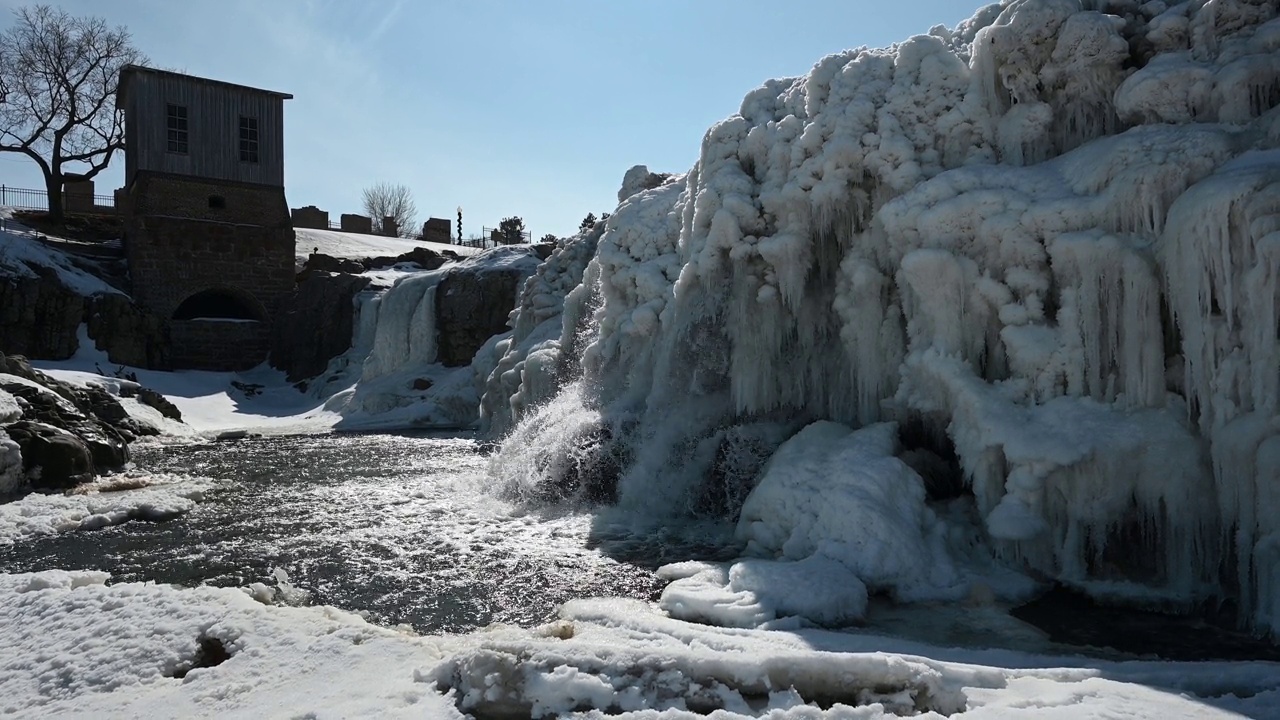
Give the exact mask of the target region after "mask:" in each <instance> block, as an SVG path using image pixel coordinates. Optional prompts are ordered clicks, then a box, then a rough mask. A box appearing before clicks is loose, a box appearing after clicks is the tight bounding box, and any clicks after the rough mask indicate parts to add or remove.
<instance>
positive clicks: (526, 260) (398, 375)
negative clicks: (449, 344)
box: [311, 247, 538, 429]
mask: <svg viewBox="0 0 1280 720" xmlns="http://www.w3.org/2000/svg"><path fill="white" fill-rule="evenodd" d="M537 267H538V259H537V256H536V255H535V254H534V253H533V252H532V251H531V250H530V249H529V248H527V247H510V248H497V249H494V250H490V251H488V252H486V253H483V254H480V255H476V256H473V257H469V258H467V259H464V260H463V261H462V262H460V263H452V264H449V265H445V266H444V267H441V268H439V269H436V270H429V271H421V270H414V271H401V272H393V273H391V275H392V276H393V277H390V278H377V279H379V280H390V285H391V286H390V288H387V287H386V285H385V284H383V283H382V282H377V283H375V284H374V285H373V286H371V287H370V289H368V290H365V291H362V292H361V293H359V294H358V295H357V296H356V300H355V301H356V302H357V304H358V308H357V316H356V321H355V332H354V339H353V341H352V347H351V350H350V351H348V352H347V353H345V354H344V355H342V356H340V357H338V358H335V359H334V360H333V361H332V362H331V363H330V367H329V370H328V371H327V372H326V373H325V377H324V378H322V379H321V381H320V382H319V383H318V384H316V385H315V386H314V387H313V388H312V390H311V392H313V393H314V394H315V396H316V397H326V396H328V395H329V394H330V393H333V390H334V386H335V385H337V386H339V387H341V385H342V384H350V382H351V381H352V380H357V382H356V383H355V384H354V385H353V386H351V387H349V388H348V389H345V390H341V391H340V392H336V393H334V394H333V396H332V397H331V398H329V399H328V400H327V401H326V402H325V409H326V410H329V411H332V412H335V413H338V414H341V415H342V416H343V420H342V421H341V422H340V423H339V427H342V428H360V429H370V428H379V427H467V426H470V425H473V424H474V423H475V422H476V420H477V409H478V408H479V406H480V391H481V390H482V388H483V382H484V381H485V379H486V378H487V377H488V376H489V373H490V371H491V370H492V368H493V361H492V356H493V352H494V351H493V345H494V344H496V343H497V342H498V339H497V338H495V339H493V340H491V341H490V343H489V344H488V345H486V346H485V347H482V348H481V350H480V352H478V353H477V359H476V361H475V362H476V363H477V365H476V368H474V369H473V368H472V367H471V366H470V365H466V366H462V367H446V366H445V365H444V364H443V363H442V362H441V361H440V358H439V357H438V354H439V349H440V342H441V338H440V337H439V335H440V329H439V327H438V325H439V323H438V316H439V313H438V308H437V304H438V302H437V289H438V288H439V287H441V286H442V284H443V283H445V282H446V280H447V279H448V278H449V277H450V275H451V274H454V273H474V274H477V275H484V274H488V273H494V274H500V273H507V272H512V273H515V274H517V275H519V274H532V273H533V272H534V270H535V268H537ZM511 282H516V280H515V279H512V280H511Z"/></svg>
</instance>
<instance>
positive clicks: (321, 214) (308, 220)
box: [290, 205, 329, 230]
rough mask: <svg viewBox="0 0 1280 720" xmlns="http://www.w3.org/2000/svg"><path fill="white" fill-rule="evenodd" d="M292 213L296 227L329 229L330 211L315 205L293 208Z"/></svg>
mask: <svg viewBox="0 0 1280 720" xmlns="http://www.w3.org/2000/svg"><path fill="white" fill-rule="evenodd" d="M290 214H291V215H292V216H293V226H294V227H296V228H313V229H315V230H328V229H329V212H328V211H327V210H321V209H320V208H318V207H316V206H315V205H308V206H306V207H300V208H293V210H291V211H290Z"/></svg>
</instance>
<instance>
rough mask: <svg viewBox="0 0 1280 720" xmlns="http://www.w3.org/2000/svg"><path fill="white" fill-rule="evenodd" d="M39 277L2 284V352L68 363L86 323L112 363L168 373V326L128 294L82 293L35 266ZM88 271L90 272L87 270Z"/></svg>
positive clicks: (98, 345)
mask: <svg viewBox="0 0 1280 720" xmlns="http://www.w3.org/2000/svg"><path fill="white" fill-rule="evenodd" d="M32 269H33V270H35V272H36V273H37V277H9V278H5V280H6V281H5V282H0V348H2V349H3V350H4V351H5V352H7V353H10V354H12V355H23V356H26V357H34V358H43V359H48V360H65V359H66V358H69V357H71V356H72V355H74V354H75V353H76V351H77V350H78V349H79V345H80V343H79V339H78V336H77V330H78V329H79V327H80V325H81V324H82V323H83V324H85V325H86V326H87V328H88V332H89V337H91V338H93V340H94V344H95V345H96V346H97V347H98V348H99V349H101V350H104V351H105V352H106V353H107V355H108V357H109V358H110V360H111V362H113V363H117V364H121V365H130V366H133V367H145V368H152V369H156V370H167V369H169V367H170V358H169V351H168V345H169V343H168V328H167V326H166V323H165V322H164V320H163V319H162V318H160V317H158V316H156V315H153V314H152V313H149V312H146V311H144V310H142V309H141V308H139V307H138V306H137V305H136V304H134V302H133V301H132V300H131V299H130V298H129V297H128V296H127V295H116V294H112V295H106V294H103V295H92V296H88V297H86V296H84V295H81V294H79V293H77V292H75V291H74V290H72V289H71V288H68V287H67V286H66V285H64V284H63V282H62V280H61V279H60V278H59V276H58V273H57V272H56V271H55V270H54V269H52V268H43V267H41V266H33V268H32ZM86 269H88V268H86Z"/></svg>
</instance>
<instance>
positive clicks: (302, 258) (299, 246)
mask: <svg viewBox="0 0 1280 720" xmlns="http://www.w3.org/2000/svg"><path fill="white" fill-rule="evenodd" d="M293 232H294V237H295V251H296V253H297V259H298V263H299V264H301V263H303V262H306V260H307V256H308V255H310V254H311V253H312V252H314V251H318V252H320V253H323V254H325V255H330V256H332V257H336V258H348V259H351V260H359V259H361V258H371V257H397V256H399V255H403V254H405V253H407V252H412V251H413V250H414V249H416V248H427V249H428V250H434V251H436V252H444V251H445V250H448V251H450V252H453V253H456V254H457V255H459V256H461V257H470V256H471V255H476V254H478V253H480V252H481V250H480V249H479V248H471V247H465V246H462V245H449V244H446V243H435V242H424V241H421V240H409V239H407V238H393V237H384V236H382V235H363V234H360V233H347V232H341V231H338V230H314V229H311V228H294V231H293Z"/></svg>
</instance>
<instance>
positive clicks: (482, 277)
mask: <svg viewBox="0 0 1280 720" xmlns="http://www.w3.org/2000/svg"><path fill="white" fill-rule="evenodd" d="M527 276H528V273H527V272H524V271H521V270H516V269H510V270H506V269H504V270H485V269H483V268H477V269H475V270H473V271H466V270H463V269H458V270H455V271H454V272H452V273H450V274H449V276H448V277H446V278H445V279H444V280H442V281H440V286H439V287H438V288H437V289H436V332H437V337H438V342H439V346H438V349H437V358H438V359H439V361H440V363H441V364H443V365H444V366H446V367H460V366H462V365H468V364H470V363H471V359H472V358H473V357H475V354H476V351H477V350H479V349H480V347H481V346H482V345H484V344H485V342H487V341H488V340H489V338H491V337H493V336H494V335H497V334H498V333H502V332H506V331H507V318H508V316H509V315H510V314H511V309H512V308H514V307H515V304H516V295H517V294H518V293H519V291H520V285H521V283H522V282H524V279H525V277H527Z"/></svg>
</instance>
